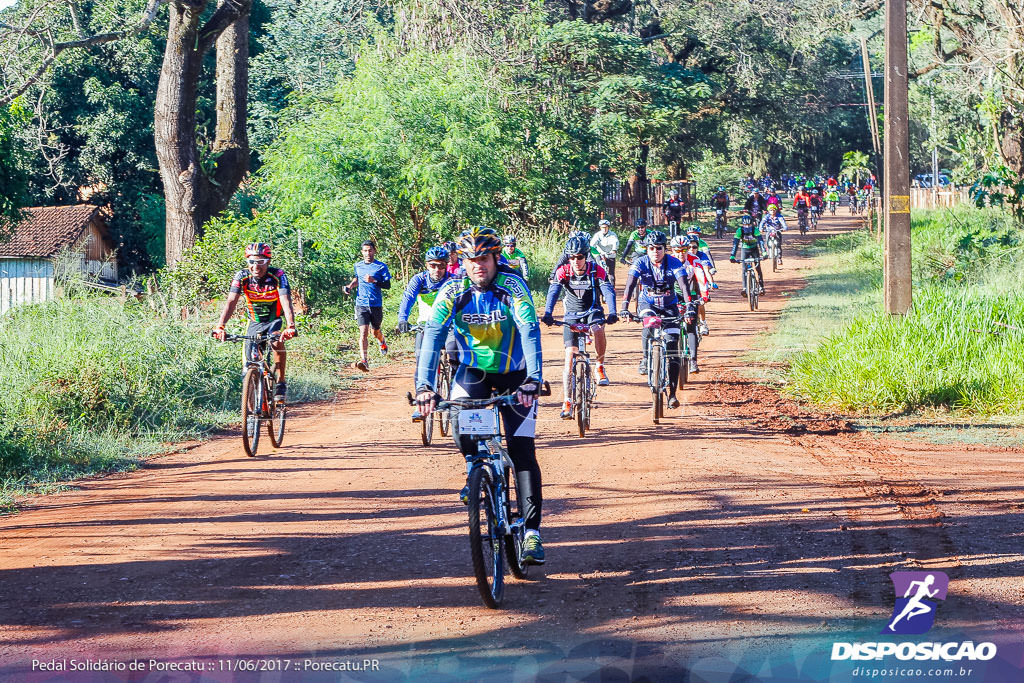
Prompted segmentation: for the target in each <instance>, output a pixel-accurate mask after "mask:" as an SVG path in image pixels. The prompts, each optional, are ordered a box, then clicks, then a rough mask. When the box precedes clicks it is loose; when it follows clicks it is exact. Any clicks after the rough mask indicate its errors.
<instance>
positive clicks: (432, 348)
mask: <svg viewBox="0 0 1024 683" xmlns="http://www.w3.org/2000/svg"><path fill="white" fill-rule="evenodd" d="M458 250H459V255H460V256H461V257H462V265H463V268H464V270H465V275H464V276H463V277H457V278H453V279H452V280H450V281H448V282H446V283H445V284H444V285H443V286H442V287H441V290H440V291H439V292H438V294H437V298H436V299H435V300H434V306H433V308H432V309H431V311H430V316H429V318H428V319H427V323H426V327H425V329H424V331H423V346H422V348H421V352H420V358H419V362H418V363H417V366H416V386H417V394H416V402H417V404H418V405H419V409H420V412H421V413H422V414H423V416H424V418H426V417H429V415H430V413H431V412H433V410H434V407H435V406H436V398H437V395H436V393H435V389H436V387H435V386H434V380H435V377H436V376H437V359H438V354H439V353H441V350H442V348H443V347H444V340H445V337H446V336H447V335H448V331H449V330H454V332H455V341H456V344H457V345H458V351H459V361H460V362H459V366H458V367H457V368H456V369H455V376H454V377H453V380H452V389H451V391H452V393H451V397H452V398H453V399H457V398H478V399H479V398H488V397H489V396H491V393H492V392H499V393H510V392H515V394H516V396H517V398H518V405H515V406H503V407H502V408H501V417H502V421H503V422H504V428H503V429H504V433H505V436H506V440H507V443H508V453H509V456H510V457H511V458H512V463H513V465H514V466H515V469H516V481H517V485H518V491H519V496H520V500H521V503H522V506H523V517H524V518H525V523H526V536H525V539H524V550H523V561H524V562H527V563H531V564H543V563H544V546H543V545H542V544H541V540H540V532H539V529H540V521H541V503H542V496H541V474H540V466H539V465H538V464H537V451H536V444H535V443H534V432H535V428H536V420H537V406H536V403H535V399H536V396H537V393H538V391H539V390H540V386H541V384H542V382H543V375H542V369H543V365H542V358H541V346H540V327H539V325H538V324H537V311H536V309H535V308H534V306H533V299H532V298H531V297H530V288H529V287H528V286H527V284H526V281H525V280H523V278H522V277H521V276H520V275H519V273H517V272H516V271H514V270H512V269H511V268H508V267H507V266H501V265H499V264H498V253H499V252H500V251H501V240H500V239H499V238H498V233H496V232H495V231H494V230H493V229H492V228H486V227H476V228H471V229H469V230H465V231H463V232H462V234H461V235H459V241H458ZM458 424H459V422H458V419H457V416H456V415H453V419H452V427H453V436H454V437H455V442H456V444H458V446H459V448H460V450H461V451H462V452H463V453H465V454H469V453H475V452H476V448H475V445H474V444H473V442H472V440H471V439H462V438H461V437H460V435H459V428H458ZM464 491H465V489H464ZM465 495H466V496H467V497H466V498H464V500H463V502H466V501H468V492H466V493H465Z"/></svg>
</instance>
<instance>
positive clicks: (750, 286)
mask: <svg viewBox="0 0 1024 683" xmlns="http://www.w3.org/2000/svg"><path fill="white" fill-rule="evenodd" d="M756 297H757V278H756V277H754V269H753V267H749V268H747V303H748V304H750V310H752V311H753V310H756V309H757V304H756V303H755V300H756Z"/></svg>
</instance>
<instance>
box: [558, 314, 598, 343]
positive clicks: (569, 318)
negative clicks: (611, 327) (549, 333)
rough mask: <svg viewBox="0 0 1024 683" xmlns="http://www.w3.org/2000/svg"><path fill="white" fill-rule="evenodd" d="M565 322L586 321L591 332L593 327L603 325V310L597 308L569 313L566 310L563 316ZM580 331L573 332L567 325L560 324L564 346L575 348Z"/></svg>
mask: <svg viewBox="0 0 1024 683" xmlns="http://www.w3.org/2000/svg"><path fill="white" fill-rule="evenodd" d="M563 317H564V318H565V320H566V322H581V323H587V324H589V325H590V327H591V332H593V329H594V327H596V326H601V325H604V310H602V309H598V310H594V311H588V312H587V313H583V314H580V313H570V312H568V311H566V313H565V315H564V316H563ZM579 336H580V333H579V332H573V331H572V329H571V328H570V327H569V326H568V325H563V326H562V341H563V342H564V343H565V348H567V349H570V348H576V341H577V340H578V339H579Z"/></svg>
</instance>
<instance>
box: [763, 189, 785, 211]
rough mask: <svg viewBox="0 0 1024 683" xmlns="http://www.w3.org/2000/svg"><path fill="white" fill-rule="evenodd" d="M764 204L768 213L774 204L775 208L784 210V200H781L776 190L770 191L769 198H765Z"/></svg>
mask: <svg viewBox="0 0 1024 683" xmlns="http://www.w3.org/2000/svg"><path fill="white" fill-rule="evenodd" d="M764 204H765V210H766V211H767V210H768V207H769V206H771V205H772V204H775V206H776V207H778V208H779V209H781V208H782V200H781V199H780V198H779V195H778V194H777V193H776V192H775V190H768V196H767V197H765V198H764Z"/></svg>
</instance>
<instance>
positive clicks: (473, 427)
mask: <svg viewBox="0 0 1024 683" xmlns="http://www.w3.org/2000/svg"><path fill="white" fill-rule="evenodd" d="M459 433H460V434H467V435H469V434H472V435H475V436H493V435H494V434H497V433H498V420H497V418H496V417H495V415H494V411H493V410H465V409H463V410H460V411H459Z"/></svg>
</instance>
